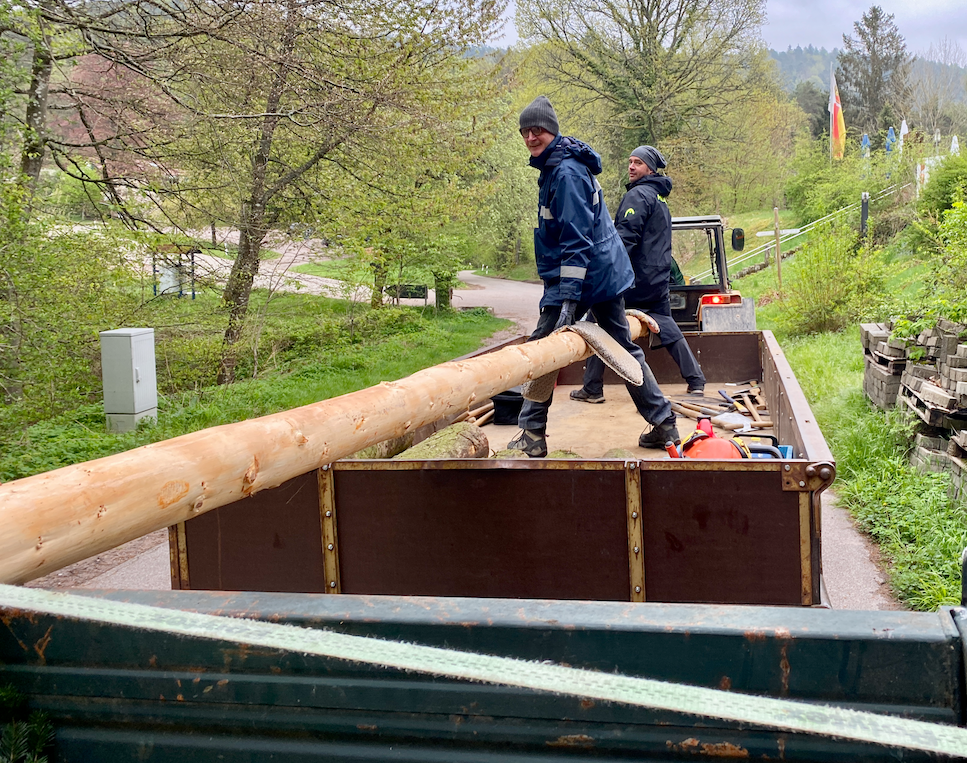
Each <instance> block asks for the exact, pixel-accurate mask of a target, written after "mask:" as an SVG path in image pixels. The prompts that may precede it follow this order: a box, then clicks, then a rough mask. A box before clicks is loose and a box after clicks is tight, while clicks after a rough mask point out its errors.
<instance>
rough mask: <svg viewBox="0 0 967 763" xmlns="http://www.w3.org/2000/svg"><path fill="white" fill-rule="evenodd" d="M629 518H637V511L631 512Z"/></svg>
mask: <svg viewBox="0 0 967 763" xmlns="http://www.w3.org/2000/svg"><path fill="white" fill-rule="evenodd" d="M631 518H632V519H638V512H637V511H633V512H631Z"/></svg>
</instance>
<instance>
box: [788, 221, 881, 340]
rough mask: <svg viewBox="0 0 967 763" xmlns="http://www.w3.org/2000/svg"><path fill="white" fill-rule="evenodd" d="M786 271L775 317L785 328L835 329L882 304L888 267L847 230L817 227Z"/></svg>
mask: <svg viewBox="0 0 967 763" xmlns="http://www.w3.org/2000/svg"><path fill="white" fill-rule="evenodd" d="M788 272H789V279H788V280H787V282H786V288H785V295H784V297H785V298H784V300H783V303H782V308H781V312H780V317H779V320H780V322H781V323H782V325H783V328H784V329H785V330H787V331H788V332H789V333H791V334H813V333H817V332H820V331H839V330H841V329H843V328H845V327H846V326H848V325H850V324H852V323H856V322H858V321H861V320H863V319H865V318H870V317H874V316H877V315H880V314H882V313H883V312H884V311H885V310H886V305H887V303H888V297H887V293H886V284H887V280H888V278H889V275H890V268H889V267H888V266H887V265H886V263H885V261H884V258H883V254H882V252H881V251H880V250H878V249H874V248H873V247H872V246H871V245H870V244H869V242H864V243H860V241H859V236H858V234H857V233H855V232H854V231H852V230H848V229H846V228H836V227H833V226H825V227H823V228H821V229H818V230H817V231H816V232H815V233H814V235H813V237H812V238H811V239H810V241H809V242H808V243H806V244H804V245H803V247H802V249H801V250H800V252H799V254H797V255H796V258H795V260H793V261H792V263H791V265H790V267H789V270H788Z"/></svg>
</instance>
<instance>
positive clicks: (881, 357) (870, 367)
mask: <svg viewBox="0 0 967 763" xmlns="http://www.w3.org/2000/svg"><path fill="white" fill-rule="evenodd" d="M890 331H891V327H890V324H888V323H861V324H860V340H861V341H862V342H863V362H864V366H865V371H864V373H863V392H865V393H866V396H867V397H868V398H869V399H870V400H871V401H872V402H873V404H874V405H875V406H877V407H878V408H883V409H884V410H886V409H888V408H892V407H893V406H894V405H896V400H897V395H898V393H899V391H900V375H901V374H902V373H903V368H904V367H905V366H906V354H907V352H906V343H905V342H903V341H901V340H897V339H891V338H890Z"/></svg>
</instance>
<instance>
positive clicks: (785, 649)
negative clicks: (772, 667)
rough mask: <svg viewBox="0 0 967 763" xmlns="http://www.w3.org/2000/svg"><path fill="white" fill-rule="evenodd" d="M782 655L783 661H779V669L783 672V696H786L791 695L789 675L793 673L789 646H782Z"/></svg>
mask: <svg viewBox="0 0 967 763" xmlns="http://www.w3.org/2000/svg"><path fill="white" fill-rule="evenodd" d="M780 654H781V655H782V659H780V660H779V668H780V669H781V670H782V694H783V696H786V695H788V694H789V673H790V672H791V668H790V665H789V644H783V645H782V651H781V652H780Z"/></svg>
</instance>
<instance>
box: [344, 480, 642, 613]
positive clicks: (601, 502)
mask: <svg viewBox="0 0 967 763" xmlns="http://www.w3.org/2000/svg"><path fill="white" fill-rule="evenodd" d="M444 464H447V465H448V467H449V468H440V467H441V466H443V465H444ZM412 465H413V464H410V466H412ZM340 466H341V465H340V464H336V465H335V467H336V468H334V469H333V478H334V483H335V487H334V490H333V493H334V498H335V503H336V507H337V514H338V516H339V530H338V541H337V544H338V551H339V563H340V589H341V590H342V591H343V592H344V593H354V594H390V595H429V596H472V597H519V598H540V599H595V600H603V601H607V600H611V601H627V600H628V599H629V589H630V574H629V564H628V531H627V515H626V506H627V502H626V497H625V474H624V470H623V464H620V463H619V464H615V465H613V467H611V468H605V469H601V468H591V469H588V468H582V466H581V464H577V463H573V462H572V463H571V464H564V463H562V462H558V463H556V464H555V463H553V462H546V467H545V465H544V462H540V463H531V464H529V465H528V466H529V467H530V468H523V469H521V468H501V467H500V466H497V465H495V464H494V462H490V464H486V463H484V464H479V465H478V464H476V463H472V462H471V463H468V464H466V468H463V466H462V465H461V464H460V463H459V462H437V463H435V464H434V465H433V467H432V468H393V467H396V466H402V464H399V463H396V464H392V465H386V466H388V467H389V468H381V465H380V464H379V463H378V462H374V463H373V464H371V465H370V466H371V468H369V469H365V468H364V467H363V465H361V464H360V463H359V462H357V463H356V464H354V465H352V467H351V468H346V469H343V468H340ZM425 466H426V465H425ZM568 466H570V467H571V468H567V467H568ZM562 467H563V468H562ZM614 467H617V468H614Z"/></svg>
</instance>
